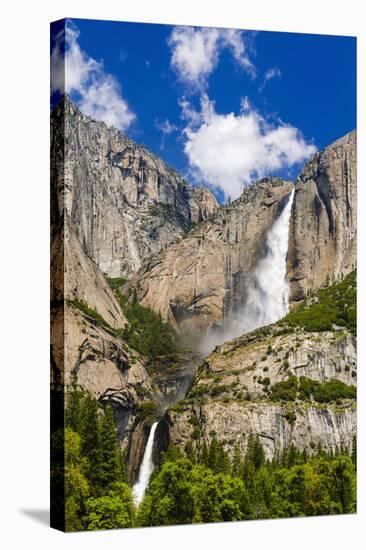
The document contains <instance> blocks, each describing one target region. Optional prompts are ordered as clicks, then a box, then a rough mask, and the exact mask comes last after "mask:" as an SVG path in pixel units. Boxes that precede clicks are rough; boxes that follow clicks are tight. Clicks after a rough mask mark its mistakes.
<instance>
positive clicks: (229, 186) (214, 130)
mask: <svg viewBox="0 0 366 550" xmlns="http://www.w3.org/2000/svg"><path fill="white" fill-rule="evenodd" d="M181 106H183V110H182V116H183V117H184V118H185V119H186V123H187V126H186V128H185V130H184V135H185V144H184V151H185V153H186V155H187V157H188V161H189V165H190V170H191V173H192V175H193V177H194V179H195V180H196V181H197V182H200V183H206V184H208V185H211V186H213V187H216V188H217V189H221V190H222V191H223V192H224V194H225V196H226V197H229V196H230V197H231V198H233V199H234V198H237V197H238V196H239V195H240V194H241V192H242V191H243V187H245V186H247V185H250V183H252V182H253V181H254V180H255V179H258V178H261V177H264V176H267V175H269V174H271V173H273V172H275V171H278V170H282V169H286V168H290V167H292V166H294V165H296V164H298V163H300V162H303V161H304V160H305V159H307V158H308V157H309V156H310V155H312V154H313V153H315V151H316V148H315V146H314V145H313V144H309V143H307V142H306V141H305V140H304V138H303V137H302V135H301V133H300V131H299V130H298V129H297V128H294V127H293V126H290V125H288V124H284V123H283V122H281V121H278V122H277V123H276V125H274V124H270V123H269V121H268V120H267V119H265V118H264V117H263V116H261V115H260V114H259V113H258V112H257V111H256V110H255V109H254V108H253V107H252V106H251V104H250V102H249V100H248V98H243V100H242V102H241V110H240V112H239V114H235V113H228V114H219V113H217V112H216V110H215V104H214V102H213V101H210V99H209V98H208V96H207V95H206V94H203V95H202V97H201V109H200V111H195V110H194V109H193V107H192V106H190V104H189V102H187V100H183V102H181Z"/></svg>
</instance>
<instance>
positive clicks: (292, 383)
mask: <svg viewBox="0 0 366 550" xmlns="http://www.w3.org/2000/svg"><path fill="white" fill-rule="evenodd" d="M297 387H298V379H297V378H296V376H294V375H293V374H290V375H289V377H288V378H287V380H283V381H282V382H277V383H276V384H273V386H272V388H271V398H272V399H273V400H275V401H278V400H282V401H294V400H295V399H296V394H297Z"/></svg>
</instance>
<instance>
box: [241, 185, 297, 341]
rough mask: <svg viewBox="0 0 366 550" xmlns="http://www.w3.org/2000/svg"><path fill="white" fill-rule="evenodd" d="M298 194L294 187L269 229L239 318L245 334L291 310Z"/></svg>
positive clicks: (272, 321) (268, 323) (274, 320)
mask: <svg viewBox="0 0 366 550" xmlns="http://www.w3.org/2000/svg"><path fill="white" fill-rule="evenodd" d="M294 194H295V190H292V192H291V194H290V197H289V199H288V201H287V204H286V206H285V207H284V209H283V210H282V212H281V214H280V216H279V217H278V218H277V220H276V221H275V222H274V224H273V225H272V227H271V229H270V230H269V232H268V234H267V238H266V255H265V256H264V258H262V259H261V260H260V261H259V262H258V264H257V267H256V268H255V270H254V272H253V273H252V276H251V277H250V279H249V282H248V285H247V301H246V304H245V307H244V308H243V311H242V312H241V315H240V316H239V319H238V328H240V332H241V333H242V334H243V333H245V332H250V331H252V330H254V329H256V328H258V327H262V326H265V325H270V324H271V323H274V322H276V321H278V320H279V319H281V317H284V316H285V315H286V314H287V313H288V309H289V285H288V281H287V276H286V275H287V251H288V239H289V225H290V217H291V209H292V203H293V200H294Z"/></svg>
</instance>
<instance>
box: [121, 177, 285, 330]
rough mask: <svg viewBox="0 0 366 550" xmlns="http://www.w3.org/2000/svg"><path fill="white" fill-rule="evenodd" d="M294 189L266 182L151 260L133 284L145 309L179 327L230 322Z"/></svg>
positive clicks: (202, 326) (250, 190) (277, 182)
mask: <svg viewBox="0 0 366 550" xmlns="http://www.w3.org/2000/svg"><path fill="white" fill-rule="evenodd" d="M292 188H293V186H292V184H291V183H290V182H286V181H283V180H278V179H265V180H262V181H260V182H258V183H257V184H256V185H255V186H253V187H251V188H249V189H247V190H246V191H245V192H244V193H243V195H242V196H241V197H240V198H239V199H238V200H236V201H235V202H233V203H232V204H231V205H229V206H227V207H226V208H221V209H220V210H218V211H217V212H216V213H215V214H214V215H213V216H211V218H210V219H208V220H206V221H205V222H203V223H201V224H199V226H197V227H196V228H194V229H192V230H191V231H190V232H189V233H188V234H187V235H186V236H185V237H184V238H183V239H182V240H180V241H179V242H178V243H176V244H173V245H171V246H170V247H168V248H167V250H164V251H162V252H160V253H159V254H157V255H155V256H153V257H152V258H149V259H147V260H146V261H145V262H144V263H143V265H142V267H141V268H140V270H139V271H138V273H137V274H136V275H135V276H134V277H133V278H132V279H131V280H130V282H129V284H128V286H127V289H126V290H128V289H129V288H132V287H136V288H137V289H138V290H137V292H138V297H139V299H140V301H141V302H142V304H143V305H146V306H148V307H150V308H151V309H154V310H155V311H157V312H160V313H161V315H162V316H163V318H165V319H168V320H169V321H171V322H172V323H173V324H174V325H175V326H180V327H181V328H187V329H192V330H197V329H199V330H200V329H202V330H204V329H206V328H207V327H212V326H215V324H218V325H221V324H222V323H223V322H225V321H228V320H230V319H231V318H232V317H233V316H235V313H236V312H237V311H238V310H239V308H240V307H241V306H242V305H243V304H244V303H245V299H246V295H245V292H246V277H247V276H248V274H249V273H250V272H251V271H252V269H253V268H254V266H255V265H256V263H257V261H258V259H259V258H260V257H261V256H262V255H264V254H265V250H264V248H263V247H264V242H265V235H266V233H267V231H268V229H269V228H270V226H271V225H272V223H273V221H274V220H275V219H276V218H277V217H278V215H279V212H280V211H281V210H282V208H283V207H284V205H285V204H286V201H287V200H288V197H289V195H290V193H291V190H292Z"/></svg>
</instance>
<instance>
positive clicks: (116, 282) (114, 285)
mask: <svg viewBox="0 0 366 550" xmlns="http://www.w3.org/2000/svg"><path fill="white" fill-rule="evenodd" d="M106 279H107V282H108V284H109V286H110V287H111V289H112V290H113V291H115V290H118V289H119V288H120V287H121V286H123V285H125V284H126V283H127V279H125V278H124V277H106Z"/></svg>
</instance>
